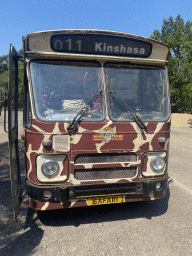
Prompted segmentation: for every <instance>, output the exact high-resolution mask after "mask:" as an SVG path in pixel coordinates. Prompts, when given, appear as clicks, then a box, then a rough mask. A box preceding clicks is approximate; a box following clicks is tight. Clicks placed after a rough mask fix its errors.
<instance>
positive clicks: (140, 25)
mask: <svg viewBox="0 0 192 256" xmlns="http://www.w3.org/2000/svg"><path fill="white" fill-rule="evenodd" d="M179 14H180V15H181V17H182V18H183V19H184V22H187V21H188V20H192V1H191V0H95V1H93V0H77V1H75V0H73V1H71V0H68V1H67V0H0V56H2V55H6V54H8V51H9V50H8V49H9V44H10V43H11V44H13V45H14V47H15V48H16V50H17V51H19V50H20V49H22V36H26V35H27V34H29V33H32V32H37V31H44V30H55V29H100V30H111V31H118V32H125V33H130V34H135V35H139V36H144V37H149V36H151V35H152V34H153V31H154V30H156V29H159V30H161V27H162V25H163V19H164V18H165V19H168V18H169V17H170V16H172V17H173V18H174V19H175V18H176V17H177V15H179Z"/></svg>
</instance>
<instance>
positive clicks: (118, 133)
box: [8, 30, 170, 216]
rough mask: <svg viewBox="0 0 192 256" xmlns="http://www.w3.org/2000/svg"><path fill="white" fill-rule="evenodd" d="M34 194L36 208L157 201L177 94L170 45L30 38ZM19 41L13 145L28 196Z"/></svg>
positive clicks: (27, 123)
mask: <svg viewBox="0 0 192 256" xmlns="http://www.w3.org/2000/svg"><path fill="white" fill-rule="evenodd" d="M23 45H24V56H23V57H24V58H23V61H24V115H23V124H24V135H23V136H22V138H23V140H24V142H25V156H26V158H25V159H26V184H25V185H26V191H27V194H28V196H29V203H30V207H32V208H33V209H35V210H51V209H63V208H70V207H81V206H96V205H103V204H113V203H123V202H133V201H144V200H155V199H159V198H162V197H163V196H164V195H165V191H166V188H167V185H168V174H167V167H168V154H169V138H170V99H169V84H168V75H167V74H168V72H167V65H168V55H169V53H170V48H169V46H168V45H166V44H164V43H160V42H157V41H155V40H152V39H150V38H144V37H139V36H136V35H131V34H126V33H120V32H112V31H101V30H55V31H43V32H37V33H32V34H29V35H27V36H26V37H24V38H23ZM19 59H21V56H19V55H18V54H17V52H16V51H15V49H14V48H13V46H12V45H10V86H9V95H10V96H9V101H8V105H9V148H10V166H11V177H12V194H13V200H14V211H15V216H16V215H17V214H18V211H19V206H20V202H21V199H22V189H21V178H20V170H19V154H18V138H17V137H18V136H17V134H18V122H17V62H18V60H19Z"/></svg>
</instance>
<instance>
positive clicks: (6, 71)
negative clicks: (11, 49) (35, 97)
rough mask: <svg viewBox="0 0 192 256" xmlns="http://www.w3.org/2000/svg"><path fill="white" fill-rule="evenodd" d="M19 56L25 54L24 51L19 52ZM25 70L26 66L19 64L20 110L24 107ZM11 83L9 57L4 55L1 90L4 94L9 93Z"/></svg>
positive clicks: (0, 80) (0, 74) (0, 62)
mask: <svg viewBox="0 0 192 256" xmlns="http://www.w3.org/2000/svg"><path fill="white" fill-rule="evenodd" d="M19 54H20V55H22V54H23V50H20V51H19ZM23 68H24V65H23V63H22V62H21V61H19V64H18V105H19V108H22V107H23ZM8 83H9V55H3V56H1V57H0V88H1V89H2V92H3V93H4V92H8Z"/></svg>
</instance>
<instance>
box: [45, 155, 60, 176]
mask: <svg viewBox="0 0 192 256" xmlns="http://www.w3.org/2000/svg"><path fill="white" fill-rule="evenodd" d="M41 171H42V173H43V174H44V175H45V176H46V177H49V178H52V177H55V176H56V175H57V174H58V173H59V165H58V163H57V162H56V161H55V160H52V159H49V160H46V161H45V162H44V163H43V164H42V166H41Z"/></svg>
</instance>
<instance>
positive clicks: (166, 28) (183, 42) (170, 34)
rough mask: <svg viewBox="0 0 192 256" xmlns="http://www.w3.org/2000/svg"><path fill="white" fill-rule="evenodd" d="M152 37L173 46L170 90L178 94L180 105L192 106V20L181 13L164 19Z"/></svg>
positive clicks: (169, 69)
mask: <svg viewBox="0 0 192 256" xmlns="http://www.w3.org/2000/svg"><path fill="white" fill-rule="evenodd" d="M151 38H153V39H156V40H158V41H160V42H163V43H167V44H168V45H169V46H170V47H171V48H172V53H171V55H170V58H169V66H168V73H169V81H170V92H171V93H174V94H175V95H176V104H177V106H178V107H192V22H191V21H187V22H186V23H185V24H184V20H183V19H182V18H181V16H180V15H178V16H177V17H176V19H175V20H173V17H171V16H170V17H169V18H168V19H167V20H166V19H164V20H163V25H162V28H161V32H160V31H159V30H155V31H154V32H153V35H152V36H151Z"/></svg>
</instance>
